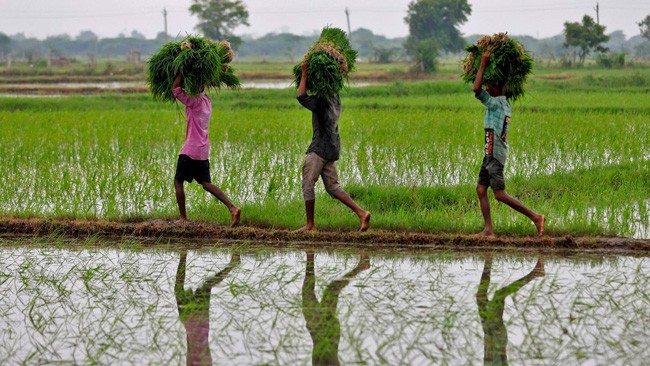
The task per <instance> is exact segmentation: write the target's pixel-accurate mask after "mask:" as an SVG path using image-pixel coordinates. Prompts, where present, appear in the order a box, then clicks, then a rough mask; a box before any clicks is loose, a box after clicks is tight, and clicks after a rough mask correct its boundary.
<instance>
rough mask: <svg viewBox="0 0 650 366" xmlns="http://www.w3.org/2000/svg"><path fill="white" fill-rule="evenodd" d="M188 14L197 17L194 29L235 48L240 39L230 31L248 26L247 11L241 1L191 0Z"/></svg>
mask: <svg viewBox="0 0 650 366" xmlns="http://www.w3.org/2000/svg"><path fill="white" fill-rule="evenodd" d="M190 12H191V13H192V14H193V15H197V16H198V17H199V24H198V25H197V26H196V28H197V29H198V30H199V31H201V32H202V33H203V34H204V35H205V36H206V37H208V38H211V39H213V40H223V39H227V40H229V41H230V43H231V44H232V45H233V47H235V48H237V46H238V45H239V44H241V38H239V37H237V36H235V35H234V34H233V33H232V30H233V29H235V28H236V27H237V26H239V25H242V24H243V25H249V24H248V10H246V5H244V3H243V2H242V1H241V0H192V6H190Z"/></svg>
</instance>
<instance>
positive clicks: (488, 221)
mask: <svg viewBox="0 0 650 366" xmlns="http://www.w3.org/2000/svg"><path fill="white" fill-rule="evenodd" d="M490 54H491V50H490V49H488V50H486V51H484V52H483V54H482V55H481V64H480V66H479V68H478V71H477V73H476V78H475V79H474V85H473V90H474V95H475V96H476V98H477V99H478V100H480V101H481V103H483V105H485V107H486V110H485V118H484V123H483V124H484V129H485V145H484V148H485V156H484V157H483V164H482V165H481V171H480V173H479V178H478V185H477V186H476V192H477V193H478V197H479V200H480V203H481V213H482V214H483V220H484V221H485V228H484V229H483V231H482V232H481V233H480V234H478V235H480V236H489V237H492V236H495V234H494V230H493V229H492V217H491V216H490V201H489V200H488V195H487V189H488V187H492V191H493V192H494V197H495V198H496V199H497V200H498V201H499V202H503V203H505V204H506V205H508V206H510V207H512V208H513V209H515V210H516V211H518V212H520V213H522V214H524V215H526V216H527V217H528V218H529V219H531V220H532V221H533V223H534V224H535V226H536V227H537V235H539V236H541V235H542V234H543V233H544V222H545V220H546V218H545V217H544V215H539V214H537V213H535V212H533V211H531V210H530V209H529V208H527V207H526V206H524V205H523V204H522V203H521V202H519V201H518V200H516V199H515V198H513V197H511V196H510V195H508V194H507V193H506V183H505V180H504V177H503V167H504V165H505V163H506V160H507V158H508V143H507V138H508V125H509V124H510V117H511V109H510V103H509V102H508V98H507V97H506V93H505V91H504V88H505V81H503V80H502V81H497V83H496V84H488V85H486V89H487V91H485V90H483V74H484V73H485V69H486V67H487V66H488V63H489V61H490Z"/></svg>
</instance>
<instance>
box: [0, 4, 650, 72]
mask: <svg viewBox="0 0 650 366" xmlns="http://www.w3.org/2000/svg"><path fill="white" fill-rule="evenodd" d="M189 10H190V12H191V13H192V14H194V15H196V16H197V17H198V18H199V23H198V24H197V26H196V30H197V31H198V33H200V34H201V35H204V36H206V37H209V38H212V39H215V40H221V39H228V40H230V41H231V43H233V45H234V46H235V47H236V49H237V57H238V58H240V59H242V58H243V59H250V60H283V61H291V62H295V61H296V60H297V59H299V58H300V57H302V55H303V54H304V51H305V50H306V49H308V48H309V46H310V45H311V44H312V43H313V42H314V40H315V39H316V38H317V36H318V34H317V33H314V34H313V35H311V36H300V35H294V34H289V33H270V34H267V35H264V36H262V37H260V38H252V37H246V36H237V35H235V34H233V33H232V30H233V29H235V28H236V27H238V26H240V25H248V11H247V9H246V6H245V4H244V3H243V2H242V1H241V0H193V2H192V5H191V7H190V9H189ZM471 11H472V9H471V5H470V4H469V3H468V1H467V0H413V1H412V2H411V3H410V4H409V7H408V10H407V13H406V16H405V17H404V21H405V22H406V23H407V24H408V26H409V35H408V37H404V38H387V37H384V36H382V35H377V34H374V33H373V32H372V31H371V30H369V29H364V28H360V29H357V30H355V31H353V32H352V33H351V35H350V36H351V41H352V45H353V47H355V48H356V49H357V50H358V51H359V57H360V58H361V59H362V60H363V61H367V62H378V63H388V62H394V61H408V62H412V63H413V65H414V69H415V70H417V71H422V72H430V71H434V70H435V69H436V65H437V62H438V60H439V59H440V58H444V57H462V55H463V53H464V48H465V46H466V45H467V44H472V43H474V42H475V41H476V39H477V38H478V37H479V35H470V36H463V35H462V33H461V32H460V30H459V27H460V26H461V25H462V24H464V23H465V22H466V21H467V20H468V18H469V16H470V15H471ZM637 24H638V26H639V31H640V32H639V34H638V35H635V36H633V37H631V38H629V39H627V38H626V36H625V34H623V32H621V31H614V32H612V33H609V34H606V28H605V27H604V26H603V25H600V24H598V23H597V22H595V21H594V19H593V18H591V17H590V16H588V15H585V16H584V17H583V19H582V21H581V22H566V23H565V24H564V31H563V33H562V34H559V35H557V36H555V37H549V38H542V39H536V38H534V37H531V36H527V35H521V36H517V35H511V36H512V37H514V38H517V39H518V40H519V41H520V42H521V43H522V44H523V45H524V47H525V48H526V49H527V50H528V51H529V52H530V53H531V54H532V55H533V56H534V57H535V58H538V59H546V60H556V61H557V62H559V63H561V64H563V65H565V66H575V65H582V64H584V62H585V60H586V58H587V57H588V56H589V55H591V54H596V55H597V59H598V60H605V61H607V60H608V57H609V61H610V62H611V61H612V60H616V57H618V58H619V59H621V58H622V57H624V56H625V55H628V56H631V57H638V58H647V57H650V15H648V16H646V17H645V18H644V19H642V20H640V21H638V22H637ZM181 38H182V37H181ZM173 40H178V39H176V37H173V38H170V37H168V36H167V35H166V34H164V33H163V32H160V33H158V35H157V36H156V37H155V38H153V39H147V38H146V37H145V36H144V35H143V34H141V33H139V32H138V31H137V30H134V31H132V32H131V34H129V35H126V34H120V35H119V36H117V37H113V38H99V37H98V36H97V35H96V34H95V33H93V32H92V31H91V30H85V31H82V32H80V33H79V34H78V35H76V36H74V37H73V36H71V35H68V34H60V35H53V36H48V37H47V38H45V39H44V40H39V39H36V38H28V37H26V36H25V35H24V33H18V34H14V35H6V34H3V33H0V59H7V58H8V57H10V58H12V59H17V60H26V61H27V62H28V63H36V62H38V61H39V60H43V59H44V58H48V57H73V58H84V57H87V58H89V59H91V60H95V59H96V58H123V57H125V55H127V54H128V53H129V52H133V51H134V50H135V51H137V53H138V54H139V55H142V56H143V57H144V58H146V57H147V56H148V55H151V54H154V53H155V52H157V51H158V50H159V49H160V47H161V46H162V45H163V44H164V43H166V42H168V41H173Z"/></svg>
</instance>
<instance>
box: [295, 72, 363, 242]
mask: <svg viewBox="0 0 650 366" xmlns="http://www.w3.org/2000/svg"><path fill="white" fill-rule="evenodd" d="M307 68H308V65H307V63H306V62H303V64H302V76H301V78H300V84H299V86H298V102H300V104H302V106H303V107H305V108H307V109H309V110H310V111H311V112H312V118H311V124H312V128H313V130H314V135H313V137H312V141H311V145H309V149H307V155H306V156H305V162H304V164H303V166H302V194H303V197H304V198H305V210H306V213H307V224H306V225H305V226H304V227H302V228H301V229H299V230H300V231H311V230H315V229H316V226H315V224H314V207H315V203H316V195H315V193H314V187H315V185H316V181H317V180H318V176H321V177H322V178H323V184H324V185H325V190H326V191H327V193H329V194H330V196H332V197H334V198H336V199H338V200H339V201H341V202H343V203H344V204H345V205H346V206H348V207H349V208H350V209H351V210H352V211H354V213H355V214H357V216H359V221H360V228H359V231H366V230H368V227H370V212H368V211H366V210H364V209H362V208H361V207H359V205H357V203H356V202H354V200H353V199H352V198H351V197H350V195H349V194H347V193H346V192H345V191H344V190H343V189H342V188H341V185H340V184H339V178H338V173H337V171H336V163H335V162H336V161H337V160H338V159H339V153H340V150H341V140H340V138H339V125H338V121H339V117H340V116H341V100H340V99H339V97H338V96H335V97H333V98H330V99H326V98H322V97H318V96H315V95H307Z"/></svg>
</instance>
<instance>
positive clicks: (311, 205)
mask: <svg viewBox="0 0 650 366" xmlns="http://www.w3.org/2000/svg"><path fill="white" fill-rule="evenodd" d="M315 207H316V200H307V201H305V213H306V214H307V224H306V225H305V226H303V227H301V228H300V229H298V230H296V231H312V230H316V225H315V224H314V211H315Z"/></svg>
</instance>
